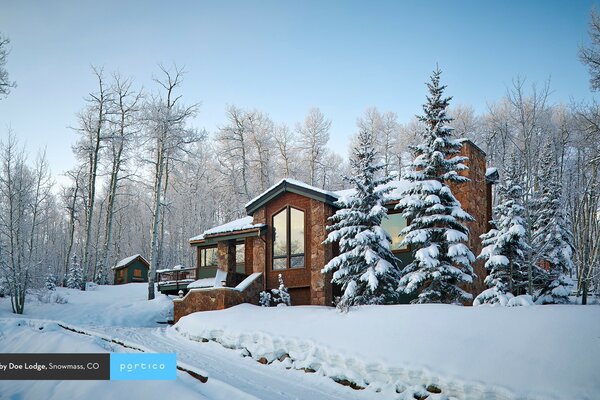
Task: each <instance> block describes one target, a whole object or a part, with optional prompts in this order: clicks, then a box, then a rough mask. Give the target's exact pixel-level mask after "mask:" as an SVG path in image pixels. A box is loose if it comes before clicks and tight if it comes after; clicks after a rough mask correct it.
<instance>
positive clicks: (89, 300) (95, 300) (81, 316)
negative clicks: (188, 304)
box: [0, 283, 173, 327]
mask: <svg viewBox="0 0 600 400" xmlns="http://www.w3.org/2000/svg"><path fill="white" fill-rule="evenodd" d="M40 293H48V292H40ZM52 296H53V297H56V296H59V297H61V298H64V299H66V301H67V303H66V304H56V303H55V302H52V301H51V302H43V301H40V300H39V299H38V296H36V295H35V294H32V295H28V296H27V302H26V304H25V312H24V314H23V316H22V317H25V318H28V317H34V318H43V319H49V320H60V321H64V322H70V323H73V324H78V325H99V326H131V327H133V326H157V323H158V322H166V321H167V320H168V319H171V318H172V315H173V303H172V301H171V300H170V298H169V297H168V296H166V295H163V294H160V293H159V292H156V298H155V299H154V300H152V301H148V300H147V298H148V284H147V283H130V284H127V285H114V286H96V288H95V289H94V290H87V291H85V292H82V291H81V290H77V289H67V288H61V287H57V288H56V292H55V293H53V294H52ZM39 297H42V299H44V297H45V296H39ZM12 315H13V314H12V311H11V307H10V301H9V299H8V298H4V299H0V317H6V316H9V317H10V316H12Z"/></svg>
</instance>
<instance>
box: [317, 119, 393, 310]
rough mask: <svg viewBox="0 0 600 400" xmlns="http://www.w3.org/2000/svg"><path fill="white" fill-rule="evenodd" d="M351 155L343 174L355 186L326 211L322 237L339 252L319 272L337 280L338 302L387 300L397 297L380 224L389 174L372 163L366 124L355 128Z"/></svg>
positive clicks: (370, 137)
mask: <svg viewBox="0 0 600 400" xmlns="http://www.w3.org/2000/svg"><path fill="white" fill-rule="evenodd" d="M357 139H358V140H357V145H356V147H355V148H354V150H353V156H352V158H351V160H350V165H351V167H352V175H351V176H349V177H345V179H346V180H347V181H348V182H349V183H350V184H352V186H353V187H354V188H355V192H354V193H353V194H352V195H348V196H345V197H342V198H340V199H339V200H338V202H337V204H338V205H339V206H340V209H339V210H338V211H337V212H336V213H335V214H334V215H333V216H332V217H330V220H331V221H332V222H333V224H332V225H331V226H329V227H328V230H329V231H330V232H329V235H328V236H327V239H326V240H325V243H334V242H338V243H339V248H340V254H339V255H338V256H336V257H334V258H333V259H331V261H329V262H328V263H327V265H325V267H324V268H323V270H322V272H323V273H328V272H333V277H332V282H333V283H335V284H338V285H340V287H341V288H342V296H341V298H340V299H339V300H338V302H337V306H338V308H340V309H341V310H348V308H349V307H351V306H354V305H361V304H389V303H394V302H396V301H397V299H398V293H397V291H396V290H395V289H396V286H397V280H398V275H399V271H398V267H397V260H396V258H395V257H394V255H393V253H392V251H391V238H390V236H389V235H388V233H387V232H385V230H383V228H382V227H381V222H382V220H383V218H387V209H386V208H385V207H384V205H383V204H384V203H385V195H386V194H387V193H388V192H389V190H390V188H386V187H385V186H384V185H385V184H386V183H388V182H389V181H390V178H389V177H383V178H378V177H377V176H378V173H379V171H381V170H382V169H383V166H382V165H380V164H377V163H376V161H375V160H376V152H375V148H374V137H373V135H372V133H370V132H369V131H367V130H364V129H363V130H361V131H360V132H359V133H358V138H357Z"/></svg>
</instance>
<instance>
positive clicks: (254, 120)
mask: <svg viewBox="0 0 600 400" xmlns="http://www.w3.org/2000/svg"><path fill="white" fill-rule="evenodd" d="M246 122H247V124H248V132H249V133H250V135H249V139H250V145H251V146H252V148H251V149H250V150H251V155H252V160H251V161H252V165H253V170H255V171H256V172H257V173H258V176H257V178H256V179H257V181H258V189H259V190H260V191H261V192H262V191H264V190H266V189H267V188H268V187H269V186H271V170H272V166H271V148H272V147H273V129H274V128H273V121H271V119H270V118H269V117H268V116H267V115H265V114H263V113H261V112H259V111H251V112H248V113H247V116H246ZM255 194H256V193H252V195H255Z"/></svg>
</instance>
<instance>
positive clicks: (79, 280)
mask: <svg viewBox="0 0 600 400" xmlns="http://www.w3.org/2000/svg"><path fill="white" fill-rule="evenodd" d="M82 286H83V269H82V268H81V265H80V264H79V262H77V256H75V255H74V256H73V261H72V262H71V265H70V266H69V272H68V274H67V287H68V288H71V289H81V287H82Z"/></svg>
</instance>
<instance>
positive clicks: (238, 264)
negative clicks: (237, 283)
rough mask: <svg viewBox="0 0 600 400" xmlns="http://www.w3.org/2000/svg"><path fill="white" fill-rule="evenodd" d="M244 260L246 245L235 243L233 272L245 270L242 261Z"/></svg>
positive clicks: (243, 271)
mask: <svg viewBox="0 0 600 400" xmlns="http://www.w3.org/2000/svg"><path fill="white" fill-rule="evenodd" d="M245 262H246V245H245V244H244V243H238V244H236V245H235V272H239V273H241V274H243V273H245V272H246V269H245V267H244V263H245Z"/></svg>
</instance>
